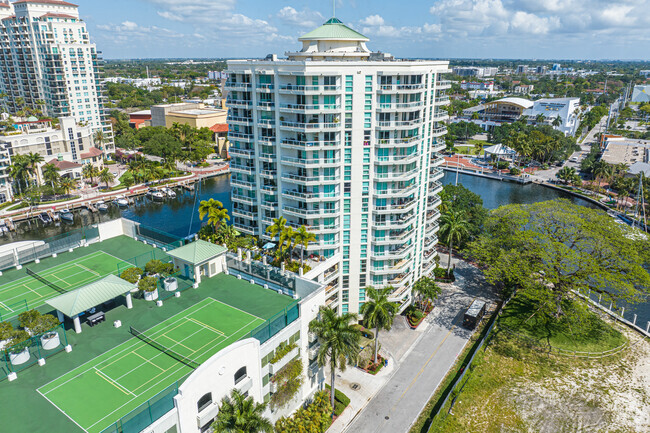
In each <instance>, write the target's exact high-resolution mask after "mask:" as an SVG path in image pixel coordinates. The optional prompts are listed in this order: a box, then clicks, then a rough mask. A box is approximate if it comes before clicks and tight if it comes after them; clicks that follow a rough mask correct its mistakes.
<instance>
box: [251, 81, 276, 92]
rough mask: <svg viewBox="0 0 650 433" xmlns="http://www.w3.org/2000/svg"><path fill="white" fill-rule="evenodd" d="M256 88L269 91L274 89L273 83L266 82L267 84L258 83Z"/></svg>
mask: <svg viewBox="0 0 650 433" xmlns="http://www.w3.org/2000/svg"><path fill="white" fill-rule="evenodd" d="M255 89H256V90H257V91H258V92H269V91H271V90H273V84H266V83H265V84H262V83H258V84H257V87H255Z"/></svg>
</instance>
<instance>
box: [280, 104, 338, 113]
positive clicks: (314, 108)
mask: <svg viewBox="0 0 650 433" xmlns="http://www.w3.org/2000/svg"><path fill="white" fill-rule="evenodd" d="M340 110H341V106H340V105H338V104H311V105H310V104H280V111H283V112H287V113H305V112H307V113H309V112H314V113H320V112H322V111H340Z"/></svg>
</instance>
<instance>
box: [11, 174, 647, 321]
mask: <svg viewBox="0 0 650 433" xmlns="http://www.w3.org/2000/svg"><path fill="white" fill-rule="evenodd" d="M455 181H456V173H453V172H445V176H444V177H443V179H442V182H443V184H449V183H455ZM458 183H459V184H463V185H464V186H465V187H467V188H468V189H469V190H471V191H473V192H475V193H477V194H479V195H480V196H481V198H482V199H483V205H484V206H485V207H486V208H488V209H495V208H497V207H499V206H502V205H506V204H525V203H535V202H539V201H546V200H553V199H555V198H558V197H562V198H566V199H568V200H571V201H572V202H573V203H575V204H578V205H581V206H586V207H590V208H597V206H596V205H595V204H593V203H591V202H589V201H587V200H583V199H581V198H579V197H575V196H572V195H571V194H568V193H566V192H564V191H558V190H554V189H551V188H546V187H543V186H541V185H537V184H528V185H520V184H517V183H511V182H505V181H498V180H493V179H487V178H482V177H477V176H471V175H464V174H459V175H458ZM195 185H196V187H197V191H196V193H194V192H190V191H185V190H182V189H176V193H177V197H176V198H175V199H167V200H165V201H162V202H154V201H152V200H150V199H148V198H146V197H140V198H138V199H136V202H135V204H133V205H131V206H129V207H128V208H124V209H120V208H118V207H117V206H116V205H113V204H111V205H110V206H109V211H108V212H105V213H101V212H98V213H95V214H92V213H90V212H88V211H87V210H79V211H76V213H75V221H74V223H64V222H57V223H54V224H50V225H48V226H43V225H42V224H41V223H40V222H38V221H36V220H33V221H32V222H21V223H19V224H18V226H17V227H16V229H17V230H16V232H15V233H10V234H7V235H5V236H2V237H0V245H2V244H6V243H10V242H15V241H21V240H30V239H45V238H49V237H51V236H55V235H58V234H61V233H64V232H67V231H70V230H74V229H78V228H80V227H82V226H88V225H91V224H94V223H98V222H102V221H109V220H112V219H116V218H119V217H124V218H128V219H130V220H134V221H137V222H140V223H142V224H144V225H147V226H149V227H153V228H156V229H159V230H162V231H164V232H167V233H170V234H173V235H176V236H179V237H185V236H188V235H190V234H192V233H196V232H197V231H198V230H199V228H200V227H201V221H200V220H199V217H198V206H199V203H200V201H201V200H207V199H210V198H214V199H216V200H219V201H221V202H222V203H223V205H224V207H225V208H226V209H228V212H229V213H230V214H232V212H231V211H232V203H231V201H230V176H229V175H222V176H218V177H213V178H209V179H205V180H203V181H202V182H201V183H200V184H198V183H197V184H195ZM626 310H627V311H626V314H625V317H626V318H630V319H631V313H630V311H632V310H633V312H636V313H637V314H638V316H639V317H638V318H637V323H638V324H642V325H643V327H645V323H646V321H649V320H650V303H645V304H641V305H636V306H631V307H630V306H628V307H626Z"/></svg>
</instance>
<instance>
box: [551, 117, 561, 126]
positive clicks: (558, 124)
mask: <svg viewBox="0 0 650 433" xmlns="http://www.w3.org/2000/svg"><path fill="white" fill-rule="evenodd" d="M561 124H562V118H561V117H560V116H559V115H558V116H557V117H556V118H555V119H553V123H552V125H553V126H555V127H556V128H557V127H558V126H560V125H561Z"/></svg>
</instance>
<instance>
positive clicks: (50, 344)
mask: <svg viewBox="0 0 650 433" xmlns="http://www.w3.org/2000/svg"><path fill="white" fill-rule="evenodd" d="M60 344H61V339H60V338H59V333H58V332H49V333H47V334H44V335H42V336H41V346H43V349H45V350H53V349H56V348H57V347H59V345H60Z"/></svg>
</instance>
